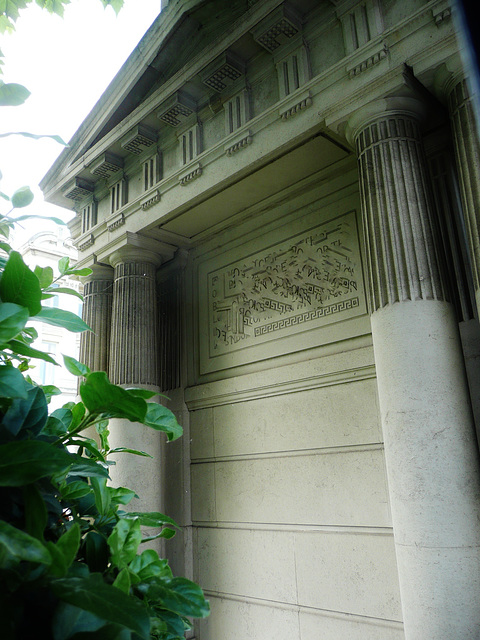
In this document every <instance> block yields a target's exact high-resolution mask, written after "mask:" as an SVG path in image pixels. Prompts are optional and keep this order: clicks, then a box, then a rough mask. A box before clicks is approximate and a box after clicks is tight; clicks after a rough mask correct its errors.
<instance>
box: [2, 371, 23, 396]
mask: <svg viewBox="0 0 480 640" xmlns="http://www.w3.org/2000/svg"><path fill="white" fill-rule="evenodd" d="M0 397H1V398H26V397H27V385H26V382H25V378H24V377H23V376H22V374H21V373H20V371H19V370H18V369H14V367H11V366H9V365H0Z"/></svg>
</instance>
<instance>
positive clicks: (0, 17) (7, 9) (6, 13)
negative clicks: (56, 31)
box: [0, 0, 123, 33]
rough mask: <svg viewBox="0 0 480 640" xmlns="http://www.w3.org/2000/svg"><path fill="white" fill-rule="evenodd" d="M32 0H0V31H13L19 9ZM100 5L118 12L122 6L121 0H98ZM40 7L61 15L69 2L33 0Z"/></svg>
mask: <svg viewBox="0 0 480 640" xmlns="http://www.w3.org/2000/svg"><path fill="white" fill-rule="evenodd" d="M33 1H34V0H0V33H5V32H6V31H13V30H14V29H15V21H16V20H17V18H18V16H19V9H24V8H25V7H27V6H28V5H29V4H33ZM100 2H101V3H102V5H103V6H104V7H105V8H106V7H109V6H110V7H112V9H113V10H114V11H115V13H118V12H119V11H120V9H121V8H122V7H123V0H100ZM35 4H37V5H38V6H39V7H41V8H42V9H46V10H47V11H49V12H50V13H56V14H57V15H59V16H63V12H64V10H65V6H66V5H67V4H70V0H35Z"/></svg>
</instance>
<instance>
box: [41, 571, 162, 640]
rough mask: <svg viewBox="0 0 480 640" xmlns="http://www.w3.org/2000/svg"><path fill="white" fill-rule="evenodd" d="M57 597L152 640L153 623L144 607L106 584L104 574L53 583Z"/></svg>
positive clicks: (68, 578) (147, 639) (145, 639)
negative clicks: (151, 628)
mask: <svg viewBox="0 0 480 640" xmlns="http://www.w3.org/2000/svg"><path fill="white" fill-rule="evenodd" d="M51 584H52V588H53V591H54V593H55V595H56V596H57V597H58V598H59V599H60V600H63V601H64V602H68V603H70V604H73V605H74V606H77V607H79V608H80V609H85V610H86V611H90V612H91V613H93V614H95V615H96V616H98V617H99V618H101V619H102V620H106V621H108V622H112V623H115V624H119V625H121V626H123V627H126V628H127V629H130V630H131V631H133V632H135V633H137V634H138V635H139V636H140V638H143V639H144V640H149V638H150V621H149V617H148V614H147V611H146V609H145V607H144V606H143V604H142V603H141V602H140V601H139V600H137V599H133V598H131V597H130V596H127V595H126V594H125V593H123V592H122V591H120V589H117V588H116V587H114V586H112V585H109V584H106V583H105V582H104V581H103V578H102V576H101V575H98V574H93V575H90V576H89V577H88V578H70V577H67V578H63V579H59V580H54V581H52V583H51Z"/></svg>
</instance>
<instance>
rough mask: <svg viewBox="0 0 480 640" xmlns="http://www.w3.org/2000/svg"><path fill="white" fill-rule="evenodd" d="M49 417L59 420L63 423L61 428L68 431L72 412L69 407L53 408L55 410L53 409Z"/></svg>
mask: <svg viewBox="0 0 480 640" xmlns="http://www.w3.org/2000/svg"><path fill="white" fill-rule="evenodd" d="M49 417H50V418H52V417H53V418H56V419H57V420H59V421H60V422H61V423H62V425H63V430H64V431H68V429H70V425H71V423H72V418H73V413H72V410H71V409H68V408H67V407H61V408H60V409H55V411H53V412H52V413H51V414H50V416H49Z"/></svg>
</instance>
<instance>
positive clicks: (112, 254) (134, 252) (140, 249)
mask: <svg viewBox="0 0 480 640" xmlns="http://www.w3.org/2000/svg"><path fill="white" fill-rule="evenodd" d="M176 250H177V247H175V246H174V245H171V244H168V243H166V242H161V241H160V240H156V239H154V238H147V237H145V236H140V235H138V234H137V233H131V232H129V231H127V232H126V233H124V234H123V235H122V236H121V237H120V238H119V240H118V242H117V243H115V246H113V247H110V251H109V254H108V257H107V260H108V262H109V263H110V264H111V265H112V267H116V266H117V265H118V264H122V263H125V262H148V263H150V264H153V265H155V266H157V267H159V266H160V265H161V264H162V263H163V262H166V261H168V260H171V259H172V258H173V256H174V255H175V251H176Z"/></svg>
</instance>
